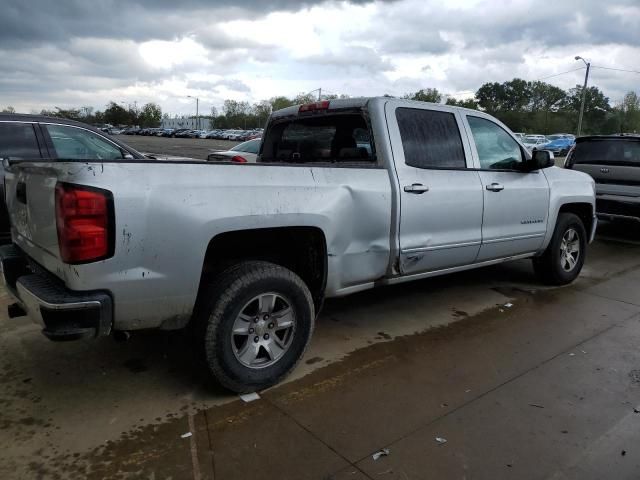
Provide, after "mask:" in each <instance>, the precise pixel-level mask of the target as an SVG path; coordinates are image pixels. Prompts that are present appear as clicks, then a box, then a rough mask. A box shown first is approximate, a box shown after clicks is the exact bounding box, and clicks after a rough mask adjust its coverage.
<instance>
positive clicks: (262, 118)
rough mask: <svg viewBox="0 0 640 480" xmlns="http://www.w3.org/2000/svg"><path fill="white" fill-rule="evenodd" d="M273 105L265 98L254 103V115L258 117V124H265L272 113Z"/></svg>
mask: <svg viewBox="0 0 640 480" xmlns="http://www.w3.org/2000/svg"><path fill="white" fill-rule="evenodd" d="M271 111H272V107H271V103H270V102H268V101H266V100H263V101H261V102H259V103H256V104H254V105H253V115H254V116H255V117H256V123H257V124H258V125H264V124H265V123H266V122H267V119H268V118H269V115H271Z"/></svg>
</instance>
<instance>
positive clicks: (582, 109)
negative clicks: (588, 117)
mask: <svg viewBox="0 0 640 480" xmlns="http://www.w3.org/2000/svg"><path fill="white" fill-rule="evenodd" d="M575 59H576V60H582V61H583V62H584V64H585V65H586V66H587V72H586V73H585V75H584V86H583V87H582V102H580V116H579V117H578V134H577V135H576V136H577V137H579V136H580V132H581V131H582V115H583V114H584V102H585V100H586V98H587V81H588V80H589V69H590V68H591V64H590V63H589V62H587V61H586V60H585V59H584V58H582V57H580V56H576V57H575Z"/></svg>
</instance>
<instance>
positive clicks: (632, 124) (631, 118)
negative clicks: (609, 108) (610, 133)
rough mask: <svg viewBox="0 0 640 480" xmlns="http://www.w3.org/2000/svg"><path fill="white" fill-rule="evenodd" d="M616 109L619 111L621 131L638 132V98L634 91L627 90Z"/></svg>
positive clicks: (639, 120) (639, 118) (639, 130)
mask: <svg viewBox="0 0 640 480" xmlns="http://www.w3.org/2000/svg"><path fill="white" fill-rule="evenodd" d="M616 109H617V110H618V111H619V113H618V116H619V118H620V132H621V133H637V132H640V98H639V97H638V94H637V93H636V92H628V93H627V94H626V95H625V96H624V99H623V100H622V104H621V105H619V106H618V107H616Z"/></svg>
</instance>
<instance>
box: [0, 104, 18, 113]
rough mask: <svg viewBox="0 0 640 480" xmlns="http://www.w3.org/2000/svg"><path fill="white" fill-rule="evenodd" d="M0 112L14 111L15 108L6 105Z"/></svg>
mask: <svg viewBox="0 0 640 480" xmlns="http://www.w3.org/2000/svg"><path fill="white" fill-rule="evenodd" d="M1 113H16V109H15V108H13V107H12V106H11V105H9V106H8V107H5V108H3V109H2V112H1Z"/></svg>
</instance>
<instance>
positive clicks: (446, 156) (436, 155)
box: [396, 108, 467, 168]
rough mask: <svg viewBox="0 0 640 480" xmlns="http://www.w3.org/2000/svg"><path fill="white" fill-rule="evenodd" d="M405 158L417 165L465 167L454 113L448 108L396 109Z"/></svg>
mask: <svg viewBox="0 0 640 480" xmlns="http://www.w3.org/2000/svg"><path fill="white" fill-rule="evenodd" d="M396 119H397V120H398V127H399V128H400V137H401V138H402V148H403V149H404V161H405V163H406V164H407V165H409V166H412V167H416V168H466V166H467V163H466V160H465V156H464V147H463V146H462V138H461V137H460V130H459V129H458V123H457V122H456V117H455V115H454V114H453V113H450V112H441V111H438V110H423V109H418V108H398V109H396Z"/></svg>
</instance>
